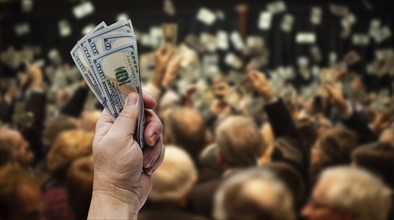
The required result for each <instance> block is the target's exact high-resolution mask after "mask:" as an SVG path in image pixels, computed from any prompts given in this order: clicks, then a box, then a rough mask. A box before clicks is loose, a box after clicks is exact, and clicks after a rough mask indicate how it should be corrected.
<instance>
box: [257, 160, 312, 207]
mask: <svg viewBox="0 0 394 220" xmlns="http://www.w3.org/2000/svg"><path fill="white" fill-rule="evenodd" d="M263 168H267V169H268V170H270V171H271V172H272V173H273V174H274V175H275V176H276V177H277V178H278V179H279V180H281V181H282V182H283V183H284V184H285V185H286V187H287V188H288V189H289V190H290V193H291V194H292V197H293V202H294V203H293V204H294V210H299V208H301V207H302V205H303V203H304V199H305V195H306V186H305V183H304V180H303V179H302V176H301V175H300V173H299V172H298V171H297V170H296V169H294V168H293V167H292V166H290V165H288V164H286V163H283V162H273V163H270V164H267V165H264V166H263Z"/></svg>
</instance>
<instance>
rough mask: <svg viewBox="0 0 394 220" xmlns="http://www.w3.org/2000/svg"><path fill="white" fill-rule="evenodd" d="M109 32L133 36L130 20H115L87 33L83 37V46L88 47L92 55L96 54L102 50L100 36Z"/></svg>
mask: <svg viewBox="0 0 394 220" xmlns="http://www.w3.org/2000/svg"><path fill="white" fill-rule="evenodd" d="M110 33H130V34H132V35H133V36H134V38H135V35H134V30H133V26H132V24H131V22H130V20H127V21H121V22H117V23H115V24H113V25H110V26H109V27H107V28H105V29H103V30H100V31H97V32H95V33H93V34H91V35H87V36H86V38H85V42H83V43H84V46H86V47H89V48H90V49H89V50H90V51H91V53H92V55H98V54H99V51H104V50H103V48H100V46H102V45H103V43H102V42H100V41H101V40H102V37H103V36H104V35H106V34H110Z"/></svg>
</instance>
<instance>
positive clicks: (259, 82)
mask: <svg viewBox="0 0 394 220" xmlns="http://www.w3.org/2000/svg"><path fill="white" fill-rule="evenodd" d="M248 78H249V80H250V81H251V82H252V84H253V87H254V89H255V90H256V91H257V92H258V93H259V94H260V95H262V96H263V98H264V99H265V101H267V102H272V101H274V100H275V98H276V96H275V94H274V92H273V91H272V88H271V86H270V84H269V83H268V79H267V77H266V76H265V75H264V73H260V72H258V71H251V72H249V73H248Z"/></svg>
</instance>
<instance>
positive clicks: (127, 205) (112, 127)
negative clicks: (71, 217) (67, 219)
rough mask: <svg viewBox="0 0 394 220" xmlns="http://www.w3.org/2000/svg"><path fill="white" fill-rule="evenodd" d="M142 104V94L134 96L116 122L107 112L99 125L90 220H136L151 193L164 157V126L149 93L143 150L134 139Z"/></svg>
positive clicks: (96, 139)
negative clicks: (154, 110) (154, 175)
mask: <svg viewBox="0 0 394 220" xmlns="http://www.w3.org/2000/svg"><path fill="white" fill-rule="evenodd" d="M138 103H139V96H138V94H136V93H130V94H129V96H128V97H127V101H126V104H125V107H124V109H123V111H122V113H121V114H120V115H119V117H118V118H117V119H116V121H114V120H113V118H112V116H111V115H110V114H109V113H108V112H107V111H106V110H104V111H103V113H102V115H101V117H100V119H99V121H98V122H97V127H96V136H95V139H94V141H93V158H94V180H93V195H92V201H91V206H90V211H89V218H90V219H104V218H111V219H126V218H127V219H136V218H137V214H138V211H139V210H140V208H141V207H142V205H143V204H144V203H145V201H146V199H147V197H148V194H149V192H150V190H151V187H152V181H151V175H152V173H153V172H154V171H155V170H156V169H157V168H158V167H159V165H160V164H161V163H162V161H163V158H164V145H163V141H162V135H161V134H162V130H163V126H162V124H161V122H160V120H159V118H158V117H157V116H156V114H155V113H154V112H153V111H152V109H153V108H155V107H156V102H155V101H154V100H153V99H152V98H151V97H150V96H149V94H147V93H145V94H144V104H145V107H146V108H148V109H146V110H145V111H146V112H145V113H146V114H145V115H146V127H145V133H144V137H145V140H146V143H147V145H148V146H147V147H146V149H144V150H142V149H141V148H140V146H139V145H138V143H137V142H136V141H135V140H134V139H133V135H134V133H135V128H136V124H137V118H138V109H139V108H138ZM103 206H105V209H103Z"/></svg>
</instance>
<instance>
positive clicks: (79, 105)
mask: <svg viewBox="0 0 394 220" xmlns="http://www.w3.org/2000/svg"><path fill="white" fill-rule="evenodd" d="M88 94H89V89H88V88H83V87H79V88H78V89H77V91H75V93H74V94H73V96H72V97H71V98H70V100H68V102H67V103H66V105H65V106H64V107H63V108H62V109H61V111H60V112H61V113H62V114H64V115H69V116H72V117H76V118H77V117H79V116H80V115H81V112H82V110H83V107H84V105H85V102H86V99H87V98H88Z"/></svg>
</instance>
